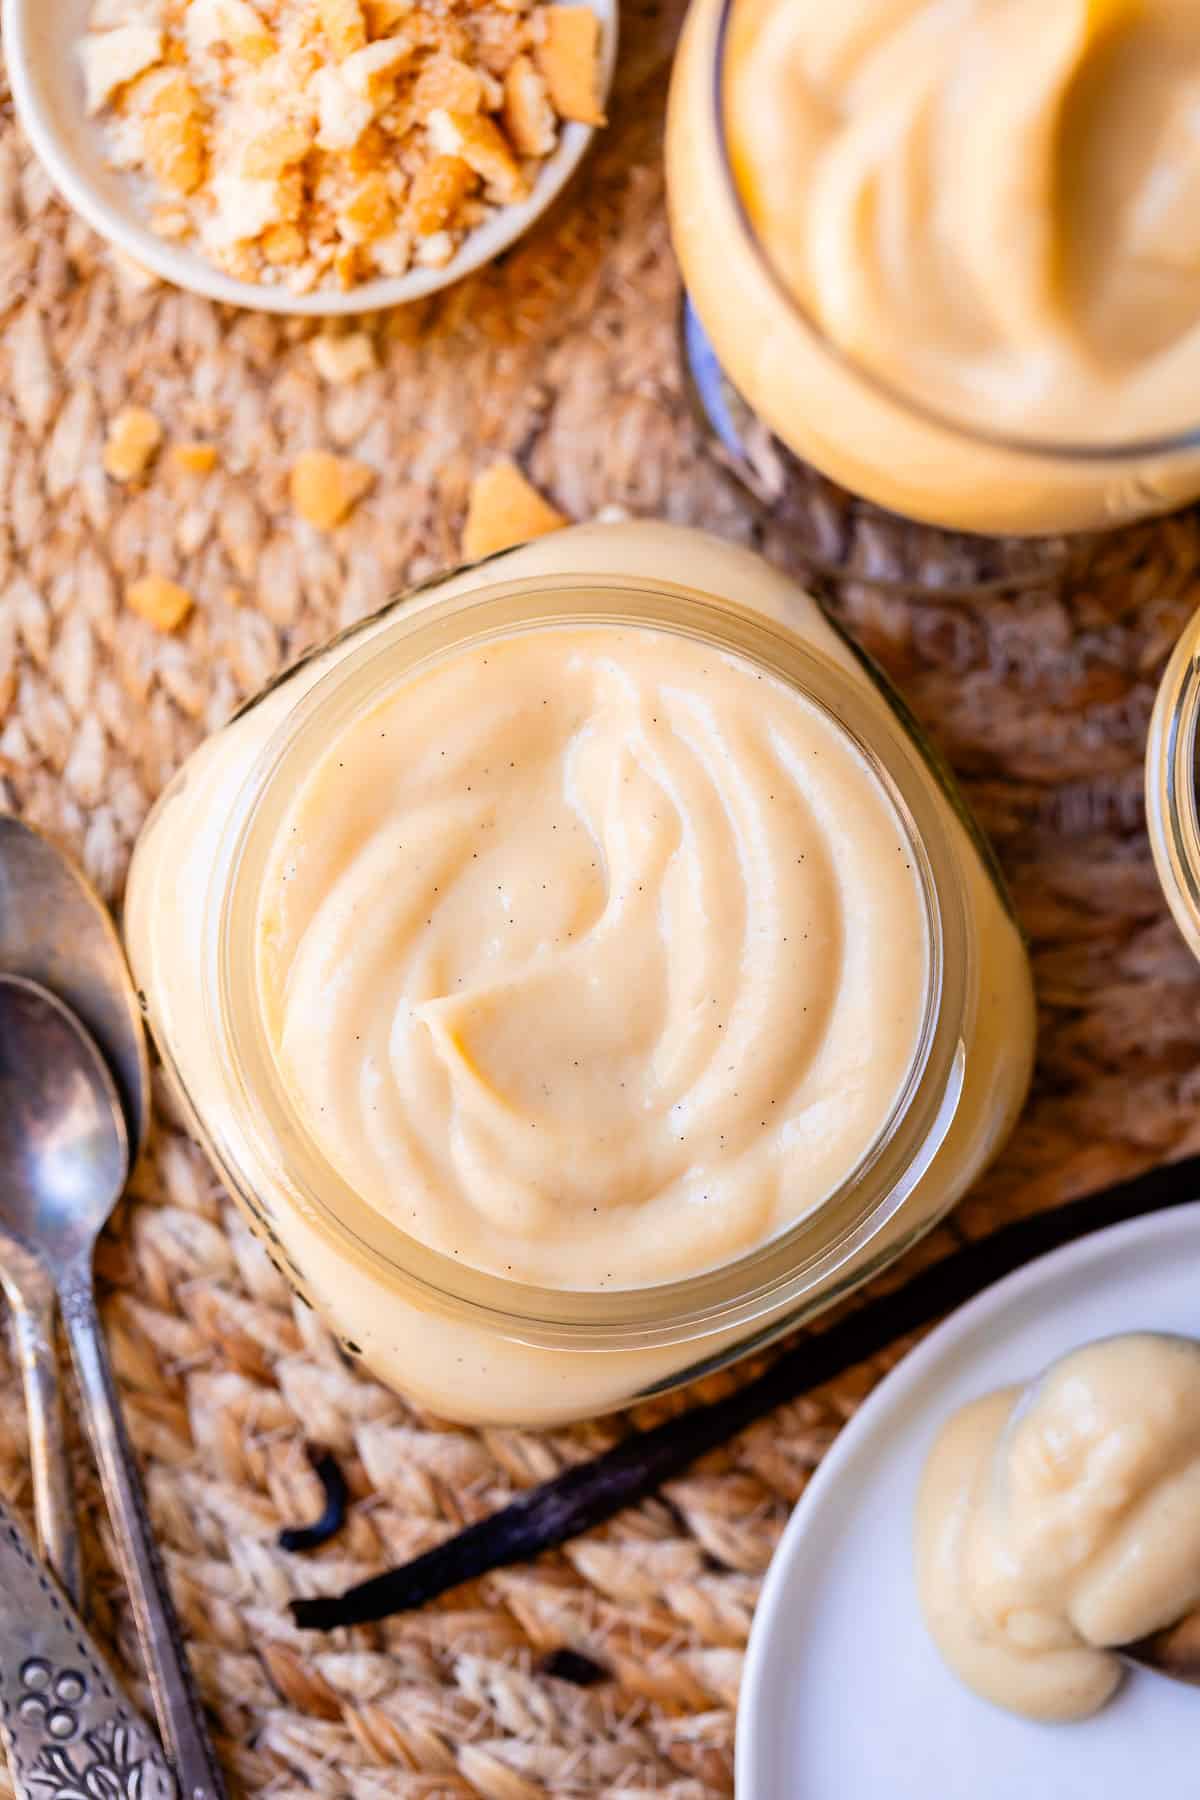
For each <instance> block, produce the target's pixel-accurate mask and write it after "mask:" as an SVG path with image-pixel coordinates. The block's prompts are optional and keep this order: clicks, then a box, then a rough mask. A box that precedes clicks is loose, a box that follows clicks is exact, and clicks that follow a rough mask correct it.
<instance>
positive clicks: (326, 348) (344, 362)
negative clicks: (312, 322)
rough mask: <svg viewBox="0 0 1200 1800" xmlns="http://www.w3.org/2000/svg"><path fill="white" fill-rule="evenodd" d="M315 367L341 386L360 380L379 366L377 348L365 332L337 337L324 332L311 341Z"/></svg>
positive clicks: (325, 377)
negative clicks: (376, 362) (377, 364)
mask: <svg viewBox="0 0 1200 1800" xmlns="http://www.w3.org/2000/svg"><path fill="white" fill-rule="evenodd" d="M308 349H309V355H310V356H311V357H312V360H313V367H314V368H315V369H316V371H317V374H318V375H319V376H320V377H321V379H322V381H328V382H330V383H331V384H333V385H335V386H336V385H340V384H341V383H343V382H347V381H357V379H358V377H359V376H360V375H368V374H369V373H370V372H371V370H372V369H373V368H374V367H375V351H374V349H373V347H372V344H371V340H370V338H369V337H368V336H367V334H366V332H365V331H349V332H346V333H344V334H343V335H342V336H341V337H334V336H333V335H332V334H331V333H329V332H327V331H322V332H320V333H318V335H317V336H316V337H315V338H313V340H312V342H311V343H310V344H309V347H308Z"/></svg>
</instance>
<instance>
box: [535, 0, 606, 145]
mask: <svg viewBox="0 0 1200 1800" xmlns="http://www.w3.org/2000/svg"><path fill="white" fill-rule="evenodd" d="M534 56H535V58H536V59H537V65H538V68H539V69H540V70H541V72H542V74H543V75H544V76H545V79H546V86H547V88H548V90H549V93H550V100H551V103H552V105H553V107H554V110H555V112H556V113H557V114H558V116H559V118H560V119H576V120H578V121H579V123H580V124H581V125H604V124H606V123H607V120H606V119H605V116H604V109H603V107H602V106H601V104H600V21H599V19H598V18H597V17H596V15H595V13H594V12H593V11H592V10H591V8H590V7H588V6H545V7H542V8H541V10H540V12H539V13H538V16H537V21H536V25H535V47H534Z"/></svg>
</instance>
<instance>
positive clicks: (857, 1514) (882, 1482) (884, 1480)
mask: <svg viewBox="0 0 1200 1800" xmlns="http://www.w3.org/2000/svg"><path fill="white" fill-rule="evenodd" d="M1198 1252H1200V1204H1194V1205H1190V1206H1185V1207H1182V1208H1179V1209H1176V1210H1174V1211H1171V1212H1167V1213H1158V1214H1153V1215H1151V1216H1150V1217H1149V1218H1145V1219H1136V1220H1133V1221H1131V1222H1130V1223H1129V1224H1126V1225H1117V1226H1114V1227H1113V1228H1112V1229H1111V1230H1109V1231H1102V1232H1098V1233H1096V1234H1095V1235H1094V1236H1092V1237H1087V1238H1083V1239H1081V1240H1080V1242H1079V1243H1076V1244H1070V1245H1068V1246H1067V1247H1066V1248H1065V1249H1062V1250H1057V1251H1055V1252H1054V1253H1053V1254H1052V1255H1050V1256H1046V1257H1043V1258H1041V1259H1040V1260H1039V1261H1038V1262H1035V1263H1032V1264H1030V1266H1029V1267H1028V1268H1026V1269H1021V1270H1019V1271H1018V1272H1017V1273H1016V1274H1015V1275H1010V1276H1008V1277H1007V1278H1006V1279H1005V1280H1004V1281H1001V1282H999V1283H998V1284H997V1285H996V1286H995V1287H993V1288H989V1289H988V1290H987V1292H986V1293H983V1294H981V1295H979V1297H978V1298H977V1299H975V1300H972V1301H971V1302H970V1303H969V1304H968V1305H966V1306H964V1307H962V1308H961V1309H960V1311H958V1312H957V1313H955V1314H953V1315H952V1317H951V1318H949V1319H947V1320H946V1322H945V1323H944V1324H943V1325H940V1326H939V1327H938V1329H937V1330H936V1331H934V1332H933V1333H932V1334H931V1336H930V1337H929V1338H927V1339H926V1341H925V1342H924V1343H923V1344H921V1345H920V1347H919V1348H918V1349H916V1350H914V1351H913V1353H912V1354H911V1355H910V1356H908V1357H906V1358H905V1359H904V1361H903V1362H902V1363H901V1364H900V1365H899V1366H898V1367H897V1368H896V1369H894V1370H893V1372H892V1373H891V1374H890V1375H889V1376H888V1377H887V1378H886V1379H885V1380H884V1381H882V1382H881V1383H880V1385H879V1387H878V1388H877V1389H876V1391H875V1393H873V1394H872V1395H871V1398H870V1399H869V1400H868V1401H867V1402H866V1404H865V1405H864V1406H863V1407H862V1408H861V1410H860V1411H859V1412H858V1414H857V1415H856V1417H855V1418H854V1420H853V1421H852V1422H851V1424H849V1425H848V1426H847V1427H846V1429H845V1431H844V1432H843V1433H842V1435H841V1436H840V1437H839V1439H838V1441H837V1443H836V1444H835V1446H834V1448H833V1449H832V1451H831V1452H830V1454H829V1455H828V1456H827V1457H826V1458H825V1461H824V1462H823V1463H822V1465H821V1468H820V1470H819V1471H818V1473H817V1475H816V1476H815V1478H814V1480H813V1481H812V1483H811V1485H810V1486H809V1488H808V1489H807V1491H806V1492H805V1495H804V1498H803V1499H802V1500H801V1502H800V1504H799V1506H798V1507H797V1508H796V1511H795V1513H794V1514H793V1516H792V1520H791V1522H790V1524H789V1526H788V1528H787V1530H786V1532H785V1533H784V1535H783V1539H782V1542H781V1543H780V1546H779V1549H778V1551H777V1552H776V1555H775V1560H774V1562H773V1563H772V1565H771V1570H770V1573H769V1575H768V1577H767V1581H766V1585H765V1587H764V1590H763V1596H762V1600H761V1602H760V1604H759V1608H758V1613H757V1616H756V1618H755V1621H754V1630H753V1632H752V1634H751V1639H750V1652H749V1658H748V1662H747V1667H746V1679H745V1683H744V1686H743V1691H742V1702H741V1712H740V1716H739V1723H738V1744H737V1792H738V1797H739V1800H968V1797H969V1800H1014V1797H1016V1800H1115V1797H1116V1796H1121V1797H1122V1800H1125V1797H1127V1796H1133V1797H1137V1796H1141V1795H1147V1796H1149V1795H1154V1796H1158V1795H1164V1796H1165V1795H1173V1796H1179V1800H1190V1797H1191V1796H1200V1750H1198V1746H1200V1693H1197V1692H1195V1691H1194V1690H1189V1689H1187V1688H1184V1687H1179V1686H1177V1685H1176V1684H1175V1683H1174V1682H1170V1681H1164V1680H1162V1679H1161V1678H1159V1677H1156V1676H1153V1675H1146V1674H1141V1673H1137V1674H1134V1675H1132V1676H1131V1677H1130V1678H1129V1679H1128V1680H1127V1681H1126V1683H1125V1686H1124V1687H1123V1689H1122V1690H1121V1692H1120V1693H1119V1694H1118V1695H1117V1697H1116V1699H1115V1700H1114V1701H1113V1702H1112V1703H1111V1704H1110V1705H1109V1706H1108V1707H1107V1708H1106V1709H1105V1710H1104V1711H1103V1712H1101V1713H1098V1714H1096V1716H1095V1717H1094V1718H1092V1719H1088V1720H1085V1721H1083V1722H1081V1723H1078V1724H1071V1725H1038V1724H1033V1723H1032V1722H1030V1721H1028V1720H1024V1719H1018V1718H1015V1717H1013V1716H1012V1715H1010V1714H1008V1713H1005V1712H1001V1711H1000V1710H999V1709H998V1708H996V1707H993V1706H990V1705H989V1704H988V1703H987V1702H986V1701H984V1700H980V1699H977V1698H976V1696H975V1695H973V1694H971V1693H968V1691H967V1690H966V1689H965V1688H964V1687H962V1686H961V1685H960V1683H959V1682H958V1681H956V1680H955V1679H954V1677H953V1676H952V1675H951V1674H949V1672H948V1671H947V1670H946V1669H945V1667H944V1666H943V1665H942V1663H941V1662H940V1661H939V1659H938V1656H937V1652H936V1651H935V1650H934V1648H933V1645H932V1644H931V1642H930V1641H929V1637H928V1635H927V1633H926V1631H925V1627H924V1625H923V1623H922V1620H921V1614H920V1610H919V1608H918V1605H917V1596H916V1590H915V1585H914V1581H913V1562H912V1514H913V1500H914V1496H915V1493H916V1488H917V1482H918V1479H919V1476H920V1473H921V1467H922V1464H923V1463H924V1460H925V1456H926V1453H927V1451H928V1449H929V1446H930V1444H931V1442H932V1441H933V1438H934V1436H935V1435H936V1433H937V1431H938V1428H939V1427H940V1426H941V1424H942V1422H943V1420H944V1419H946V1418H947V1417H948V1415H949V1414H950V1413H951V1412H952V1411H953V1410H954V1409H955V1407H958V1406H961V1405H962V1404H963V1402H964V1401H966V1400H970V1399H972V1398H974V1397H975V1396H976V1395H978V1394H983V1393H986V1392H987V1391H988V1389H990V1388H995V1387H999V1386H1001V1385H1003V1384H1004V1383H1005V1382H1011V1381H1021V1380H1024V1379H1025V1378H1026V1377H1028V1376H1031V1375H1035V1374H1036V1373H1037V1371H1038V1370H1039V1369H1040V1368H1042V1367H1043V1366H1044V1365H1045V1364H1046V1363H1047V1362H1049V1361H1050V1360H1051V1359H1052V1358H1053V1357H1056V1356H1059V1355H1061V1354H1062V1352H1063V1351H1065V1350H1069V1349H1071V1348H1072V1346H1074V1345H1076V1344H1081V1343H1084V1342H1085V1341H1086V1340H1087V1339H1089V1338H1095V1337H1103V1336H1106V1335H1107V1334H1109V1333H1111V1332H1117V1331H1132V1330H1137V1329H1142V1328H1152V1329H1162V1330H1168V1331H1181V1332H1189V1333H1196V1334H1200V1270H1198V1260H1200V1258H1198Z"/></svg>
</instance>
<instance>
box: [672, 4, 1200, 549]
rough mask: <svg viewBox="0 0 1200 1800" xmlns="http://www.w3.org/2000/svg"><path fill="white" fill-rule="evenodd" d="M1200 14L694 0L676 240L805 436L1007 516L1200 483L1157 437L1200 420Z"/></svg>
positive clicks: (1063, 514)
mask: <svg viewBox="0 0 1200 1800" xmlns="http://www.w3.org/2000/svg"><path fill="white" fill-rule="evenodd" d="M1198 26H1200V15H1198V13H1197V9H1196V7H1195V5H1194V4H1193V0H844V3H843V4H839V5H837V6H833V7H831V6H829V5H828V4H826V0H727V4H724V5H723V3H722V0H697V5H696V6H695V7H694V8H693V11H692V14H691V16H690V19H689V24H688V29H687V33H686V38H685V42H684V45H683V49H682V54H681V57H680V60H679V64H678V66H677V69H676V73H675V79H674V86H673V92H672V106H671V120H670V130H669V142H668V155H669V176H670V191H671V204H672V221H673V227H674V235H675V240H676V244H677V247H678V249H679V252H680V257H681V260H682V263H683V267H684V273H685V277H686V279H687V282H688V286H689V291H690V293H691V296H692V299H693V302H694V303H695V305H696V307H697V309H698V311H699V314H700V316H701V318H702V320H703V322H704V324H705V326H706V328H707V330H708V332H709V335H710V337H711V338H712V340H713V343H714V346H715V348H716V351H717V354H718V356H719V358H720V360H721V362H722V363H723V365H724V366H725V368H726V370H727V372H728V374H729V375H730V376H731V378H732V379H733V381H734V383H735V384H736V385H737V386H738V387H739V388H740V389H741V391H742V392H743V394H744V395H745V397H746V398H747V400H748V401H749V402H750V404H751V405H752V406H753V407H754V408H755V409H756V410H758V411H759V412H760V413H761V415H762V416H763V418H764V419H765V420H766V421H767V423H769V424H770V425H771V426H772V427H773V428H774V430H775V431H776V432H777V433H778V434H779V436H780V437H781V438H782V439H783V440H784V441H785V442H786V443H787V444H788V445H790V447H791V448H792V449H794V450H795V451H796V452H797V453H798V454H799V455H801V456H804V457H806V458H808V459H809V460H811V461H812V462H813V463H815V464H816V466H817V467H818V468H820V469H821V470H823V471H824V472H825V473H826V474H829V475H831V476H833V477H834V478H835V479H836V480H839V481H841V482H843V483H844V484H845V485H846V486H848V487H850V488H852V489H854V490H855V491H857V492H860V493H862V494H865V495H866V496H867V497H868V498H870V499H873V500H876V501H878V502H879V503H880V504H882V505H884V506H888V507H891V508H893V509H894V510H896V511H898V512H905V513H910V514H912V515H913V516H915V517H919V518H926V519H931V520H933V521H935V522H937V523H941V524H945V525H950V526H955V527H964V528H968V529H974V530H981V531H1005V532H1017V533H1021V532H1030V533H1036V532H1044V531H1050V530H1070V529H1074V528H1078V527H1084V528H1091V527H1098V526H1102V525H1105V524H1111V523H1113V522H1116V521H1117V520H1120V519H1124V518H1128V517H1133V516H1136V515H1138V514H1140V513H1146V512H1153V511H1155V510H1159V509H1161V508H1162V507H1164V506H1167V505H1171V504H1175V503H1178V502H1179V501H1180V500H1182V499H1185V498H1191V497H1194V495H1195V494H1196V493H1197V492H1200V454H1198V453H1197V452H1196V450H1195V448H1194V447H1191V446H1182V447H1178V448H1176V447H1171V448H1168V449H1167V450H1165V451H1164V450H1155V449H1153V448H1152V447H1146V448H1137V446H1152V445H1153V444H1154V443H1155V442H1159V441H1162V440H1170V439H1172V438H1173V437H1175V436H1177V434H1180V433H1188V432H1190V431H1191V430H1192V429H1193V428H1194V427H1195V425H1196V424H1197V419H1198V415H1200V226H1198V225H1197V219H1198V218H1200V29H1198ZM714 95H716V96H718V99H717V100H714ZM1089 452H1090V454H1089Z"/></svg>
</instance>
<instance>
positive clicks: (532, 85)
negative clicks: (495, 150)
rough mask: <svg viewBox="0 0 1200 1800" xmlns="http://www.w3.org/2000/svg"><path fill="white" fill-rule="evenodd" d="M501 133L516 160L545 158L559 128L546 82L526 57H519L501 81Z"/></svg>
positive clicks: (551, 148)
mask: <svg viewBox="0 0 1200 1800" xmlns="http://www.w3.org/2000/svg"><path fill="white" fill-rule="evenodd" d="M504 129H505V131H506V132H507V133H508V138H509V142H510V143H511V144H512V146H513V148H514V150H516V152H517V154H518V155H519V156H548V155H549V154H550V152H551V150H553V148H554V140H555V137H556V135H557V132H558V124H557V121H556V119H555V115H554V108H553V106H552V105H551V103H550V91H549V89H548V88H547V86H546V78H545V76H544V75H543V74H542V73H541V71H540V70H539V69H537V68H535V67H534V64H533V63H532V62H531V61H530V59H529V58H528V57H527V56H518V57H517V59H516V60H515V62H513V63H512V64H511V65H510V66H509V68H508V70H507V72H506V74H505V77H504Z"/></svg>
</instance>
